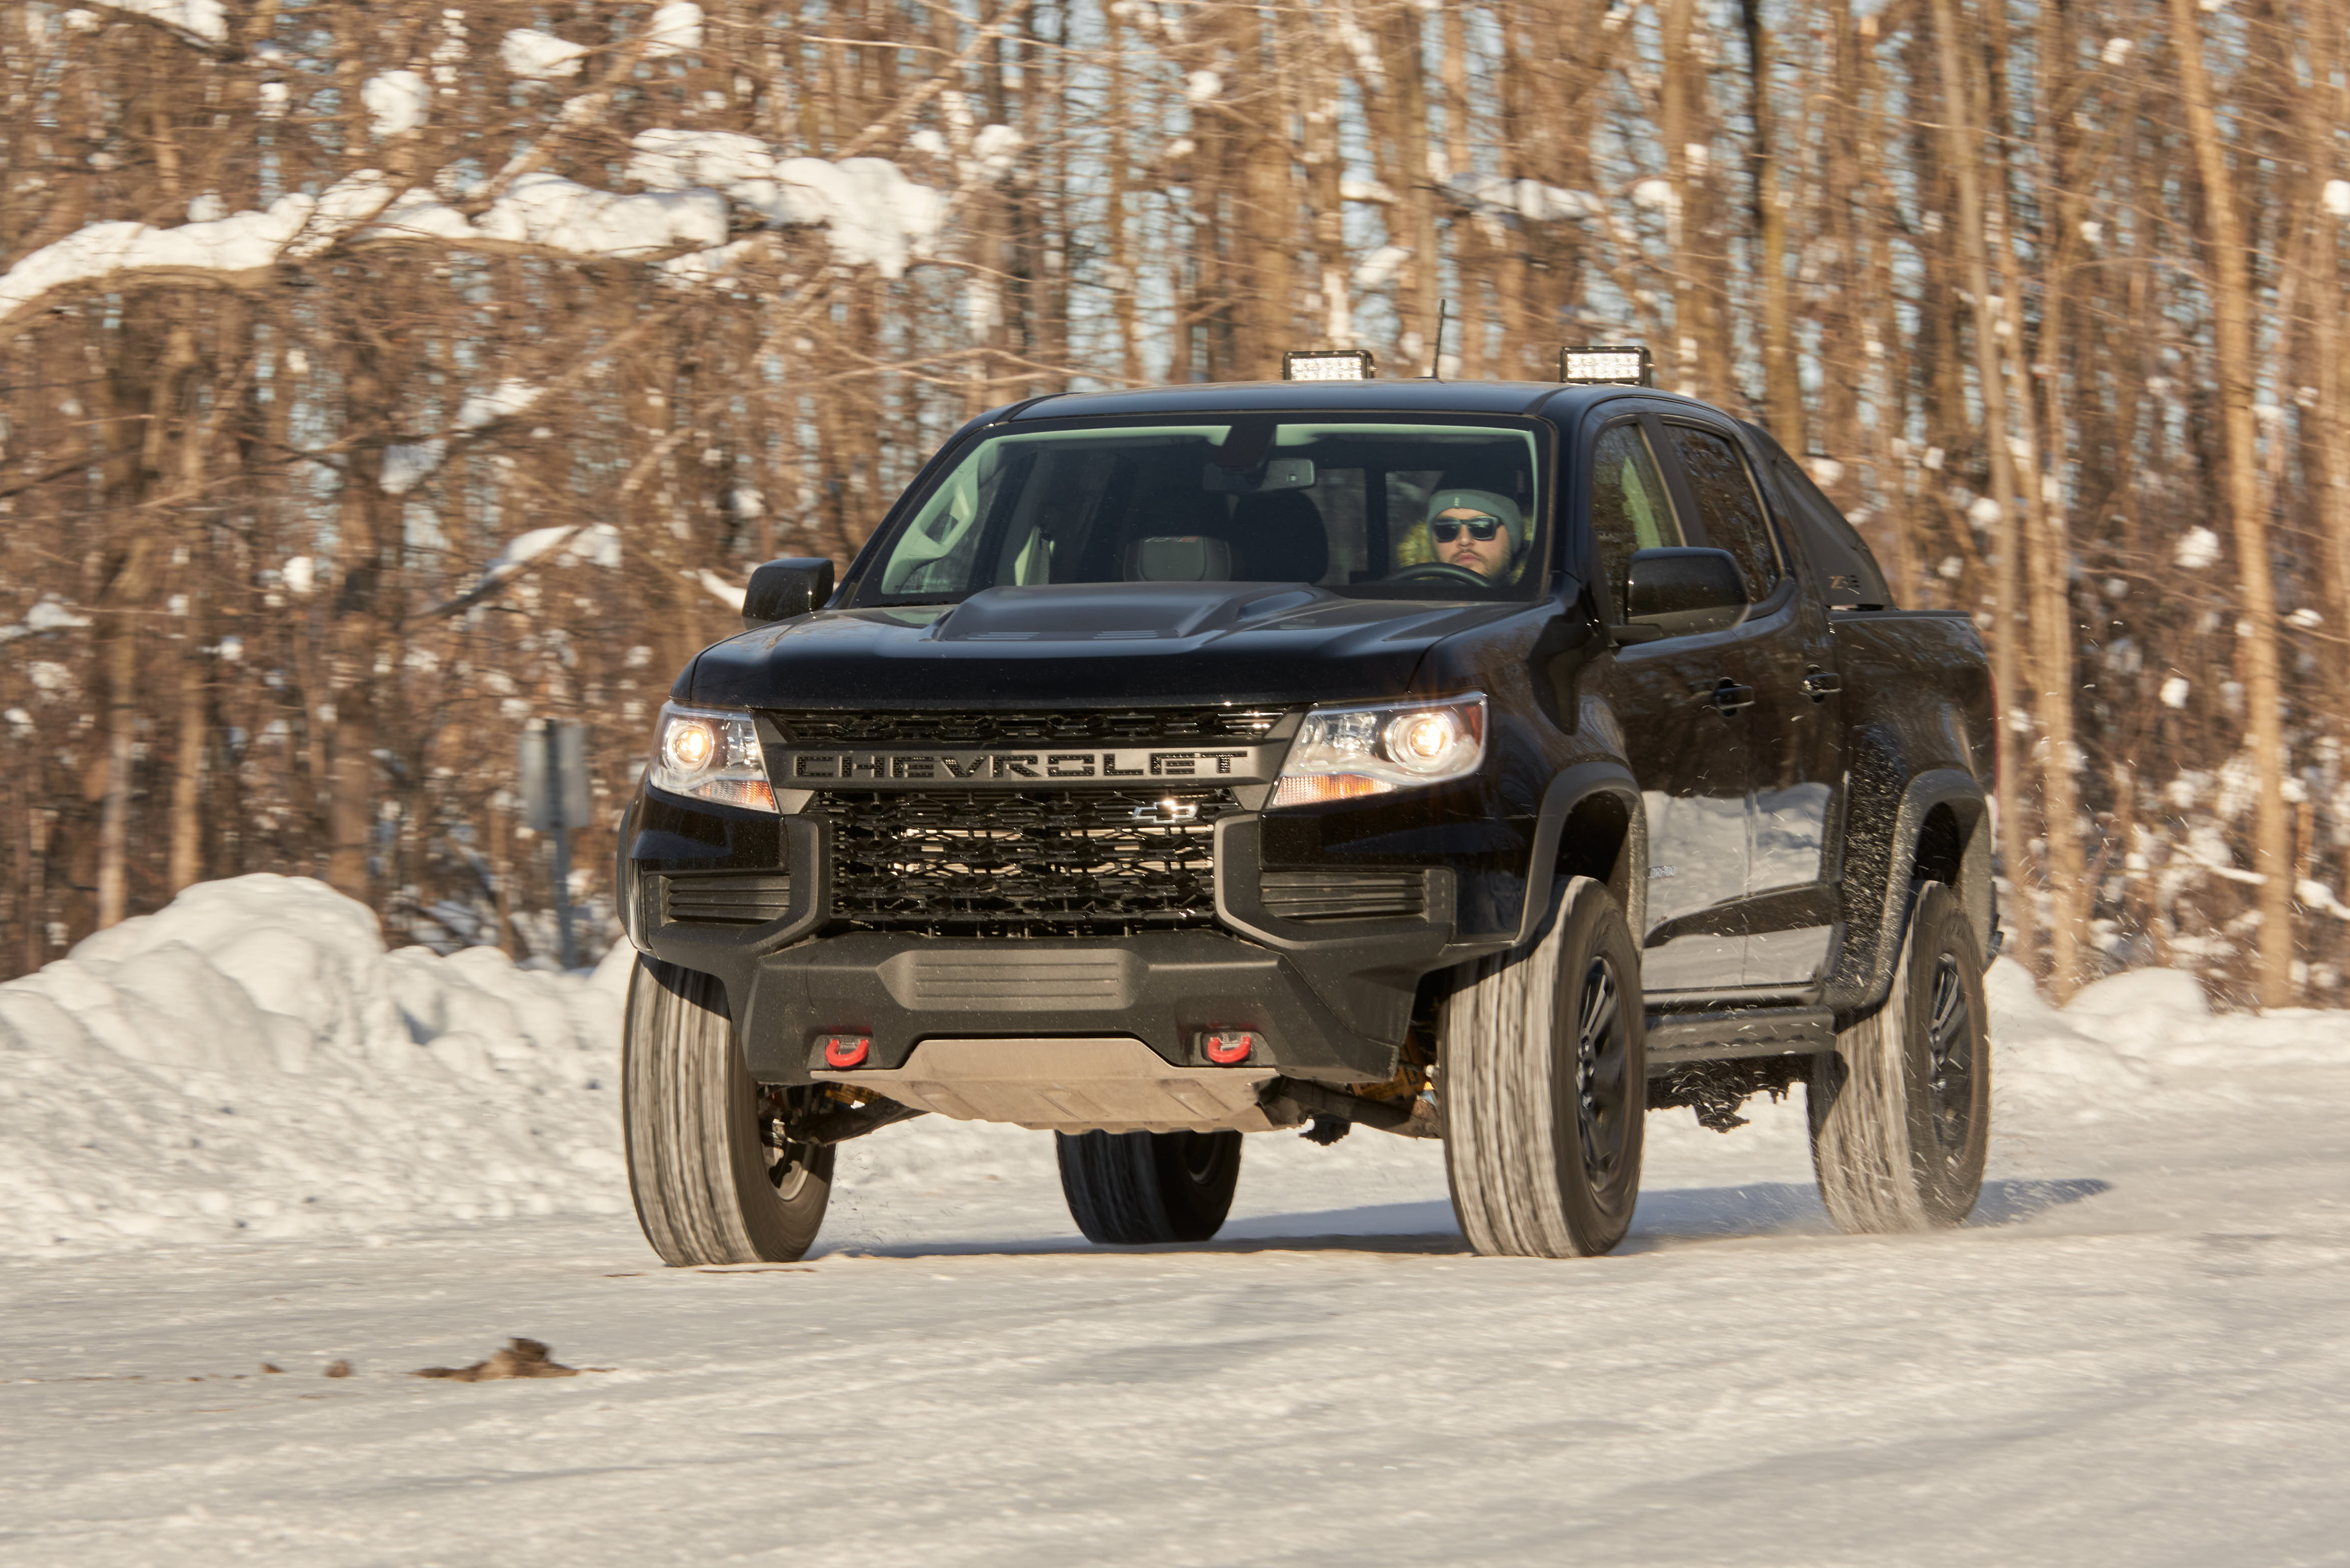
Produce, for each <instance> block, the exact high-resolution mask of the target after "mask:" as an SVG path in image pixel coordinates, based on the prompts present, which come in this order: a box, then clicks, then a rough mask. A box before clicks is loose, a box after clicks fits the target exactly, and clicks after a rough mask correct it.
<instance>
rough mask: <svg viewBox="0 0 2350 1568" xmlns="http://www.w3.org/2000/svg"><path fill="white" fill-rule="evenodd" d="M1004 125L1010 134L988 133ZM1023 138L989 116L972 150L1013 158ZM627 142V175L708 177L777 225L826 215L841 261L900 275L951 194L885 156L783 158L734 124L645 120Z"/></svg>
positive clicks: (934, 231)
mask: <svg viewBox="0 0 2350 1568" xmlns="http://www.w3.org/2000/svg"><path fill="white" fill-rule="evenodd" d="M995 130H1004V131H1005V132H1006V133H1007V134H1006V135H1004V136H996V137H990V136H989V134H988V133H989V132H990V131H995ZM1018 144H1019V136H1018V133H1017V132H1014V131H1010V130H1009V128H1006V127H996V126H988V127H985V128H983V130H982V131H981V132H980V135H979V136H978V137H977V138H975V139H974V140H973V144H972V151H973V153H974V155H975V156H976V157H977V159H978V160H979V161H980V163H981V164H982V166H983V167H984V166H986V165H988V164H989V163H990V162H991V161H1005V162H1007V163H1008V160H1009V159H1010V157H1011V155H1012V152H1013V150H1014V149H1015V148H1016V147H1017V146H1018ZM629 148H630V150H631V156H630V158H629V163H628V167H627V169H626V170H625V171H624V173H623V178H625V179H628V180H631V181H634V182H636V183H638V184H640V185H647V186H650V187H653V188H654V189H656V190H678V189H681V188H685V187H691V186H708V187H711V188H712V189H713V190H716V191H721V192H724V193H725V195H726V197H727V198H728V199H729V200H731V201H733V202H739V203H741V204H742V205H743V206H745V207H748V208H750V209H751V210H752V211H754V212H755V213H760V214H761V215H762V216H764V218H765V219H766V220H767V222H768V223H770V224H772V225H774V226H775V227H778V228H781V227H785V226H789V225H795V224H810V225H821V226H823V228H824V229H825V231H826V237H827V239H828V240H829V241H830V242H831V244H832V247H833V250H834V252H835V254H837V255H838V256H839V258H840V259H841V260H842V261H843V262H845V263H847V264H848V265H852V266H858V265H869V266H872V267H874V268H876V269H877V270H878V271H879V273H880V274H881V275H882V276H884V277H890V278H894V277H899V276H902V275H904V274H905V271H906V268H907V266H908V265H909V264H910V263H911V262H912V261H913V260H915V259H916V258H919V257H921V256H926V255H928V254H931V251H932V249H933V247H934V246H935V245H936V244H937V242H938V240H939V238H940V237H941V234H943V232H944V230H945V227H946V217H947V205H948V203H947V198H946V197H945V196H944V195H943V194H941V192H938V191H935V190H933V189H931V187H929V186H927V185H920V184H917V183H915V182H912V181H910V180H909V179H907V178H906V176H905V174H904V172H903V171H900V170H899V167H898V166H897V165H896V164H895V163H892V162H891V161H889V160H888V159H886V158H847V159H843V160H842V161H839V162H838V163H833V162H829V161H826V160H824V159H821V158H785V157H781V156H778V155H777V153H776V152H775V150H774V149H773V148H772V147H770V146H769V145H768V144H767V143H766V142H764V141H762V140H759V139H758V138H757V137H754V136H745V135H743V134H742V133H741V132H739V131H730V130H647V131H643V132H640V133H639V135H638V136H637V137H636V138H635V139H634V140H632V141H630V142H629ZM723 237H724V236H723V234H721V236H720V238H721V239H723ZM717 243H718V242H717V241H712V244H717Z"/></svg>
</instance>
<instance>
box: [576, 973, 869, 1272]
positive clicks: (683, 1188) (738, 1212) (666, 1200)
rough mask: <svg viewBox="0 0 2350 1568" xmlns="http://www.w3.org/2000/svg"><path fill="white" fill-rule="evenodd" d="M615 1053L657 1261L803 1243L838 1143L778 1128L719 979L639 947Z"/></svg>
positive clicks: (754, 1256)
mask: <svg viewBox="0 0 2350 1568" xmlns="http://www.w3.org/2000/svg"><path fill="white" fill-rule="evenodd" d="M620 1057H621V1090H622V1096H623V1103H622V1117H623V1121H624V1124H625V1126H626V1128H627V1136H628V1152H629V1193H630V1195H631V1196H632V1197H634V1198H635V1199H636V1203H637V1223H638V1224H639V1225H640V1226H642V1227H643V1228H644V1232H645V1240H646V1241H650V1242H651V1243H652V1248H653V1251H656V1252H658V1253H660V1259H661V1262H664V1263H667V1264H669V1265H670V1266H671V1267H672V1268H687V1267H691V1266H692V1265H695V1264H699V1263H757V1262H774V1263H788V1262H794V1261H795V1260H796V1259H798V1258H799V1257H801V1256H802V1255H804V1254H805V1253H806V1251H807V1250H808V1247H809V1245H810V1244H811V1243H813V1242H814V1241H816V1231H817V1228H818V1227H820V1226H821V1225H822V1224H823V1223H824V1211H825V1206H826V1204H827V1202H828V1201H829V1200H830V1198H831V1193H832V1158H833V1150H832V1148H831V1147H830V1146H829V1145H817V1144H794V1143H785V1142H784V1141H782V1139H781V1138H780V1137H778V1136H777V1133H776V1129H777V1128H778V1127H780V1126H781V1120H780V1116H779V1114H778V1113H779V1112H780V1110H781V1106H779V1105H778V1104H777V1103H775V1099H774V1097H773V1096H770V1095H765V1094H763V1093H762V1092H761V1090H760V1088H759V1085H756V1084H754V1083H753V1082H752V1080H751V1075H750V1073H749V1071H748V1070H747V1069H746V1068H744V1066H743V1053H742V1051H741V1050H740V1049H739V1048H738V1047H737V1046H736V1044H735V1043H734V1026H733V1021H732V1020H731V1019H730V1018H729V1017H728V1015H727V1012H726V992H725V989H724V988H723V986H721V985H720V984H719V982H718V981H716V980H715V979H713V978H712V977H711V976H709V975H706V974H700V973H697V972H695V971H692V970H687V969H680V968H679V967H678V966H677V965H675V964H671V963H663V962H661V961H659V960H657V959H650V958H643V957H639V959H638V960H637V972H636V974H635V976H634V977H633V978H632V979H631V980H630V981H629V1010H628V1022H627V1026H626V1032H625V1033H624V1035H623V1037H622V1040H621V1044H620Z"/></svg>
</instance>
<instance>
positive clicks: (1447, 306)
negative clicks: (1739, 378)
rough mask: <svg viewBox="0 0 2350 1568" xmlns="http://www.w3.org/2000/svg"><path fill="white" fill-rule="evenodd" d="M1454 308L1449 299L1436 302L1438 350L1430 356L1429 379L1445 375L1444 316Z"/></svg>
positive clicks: (1439, 378) (1437, 378)
mask: <svg viewBox="0 0 2350 1568" xmlns="http://www.w3.org/2000/svg"><path fill="white" fill-rule="evenodd" d="M1451 308H1452V302H1451V300H1449V299H1440V300H1438V301H1437V302H1436V352H1435V353H1434V354H1432V355H1430V357H1429V361H1428V379H1430V380H1431V381H1436V380H1441V379H1443V376H1444V317H1445V316H1446V315H1447V313H1449V312H1450V311H1451Z"/></svg>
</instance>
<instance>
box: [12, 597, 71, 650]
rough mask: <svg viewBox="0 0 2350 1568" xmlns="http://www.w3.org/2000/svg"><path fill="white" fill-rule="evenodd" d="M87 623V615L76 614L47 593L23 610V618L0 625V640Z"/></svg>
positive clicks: (66, 629)
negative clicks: (29, 607)
mask: <svg viewBox="0 0 2350 1568" xmlns="http://www.w3.org/2000/svg"><path fill="white" fill-rule="evenodd" d="M88 624H89V617H88V616H86V615H76V614H74V612H73V611H72V609H70V608H69V607H67V606H66V605H65V604H63V603H61V602H60V601H59V600H58V598H57V596H56V595H55V594H50V595H47V596H45V597H42V598H41V599H39V600H38V601H36V603H35V604H34V606H33V607H32V608H31V609H28V610H26V612H25V618H24V619H23V620H20V621H15V622H11V623H10V624H8V625H6V626H0V642H14V641H15V640H16V639H18V638H20V637H32V636H36V635H37V634H38V633H41V632H45V631H70V630H72V629H74V628H76V627H84V626H88Z"/></svg>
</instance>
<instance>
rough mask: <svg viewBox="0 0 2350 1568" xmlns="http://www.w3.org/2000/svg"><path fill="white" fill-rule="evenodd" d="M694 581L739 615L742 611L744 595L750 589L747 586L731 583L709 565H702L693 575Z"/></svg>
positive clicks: (705, 591) (703, 590)
mask: <svg viewBox="0 0 2350 1568" xmlns="http://www.w3.org/2000/svg"><path fill="white" fill-rule="evenodd" d="M693 581H694V584H695V586H696V587H700V588H701V589H702V592H703V593H706V594H708V595H709V596H710V597H712V598H713V599H716V600H717V601H718V602H719V603H720V604H722V605H724V606H725V607H727V608H728V609H731V610H733V611H734V612H735V613H736V614H737V615H740V614H741V613H742V611H743V595H744V594H746V593H748V592H749V591H750V589H749V588H748V587H747V586H746V587H736V586H735V585H734V584H733V583H730V582H728V581H727V580H726V579H725V578H723V577H722V576H719V575H718V574H717V573H715V572H713V571H712V570H711V569H710V568H709V567H707V566H704V567H702V569H701V570H700V571H698V572H696V573H695V574H694V575H693Z"/></svg>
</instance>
